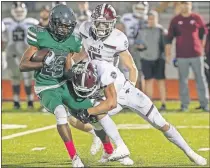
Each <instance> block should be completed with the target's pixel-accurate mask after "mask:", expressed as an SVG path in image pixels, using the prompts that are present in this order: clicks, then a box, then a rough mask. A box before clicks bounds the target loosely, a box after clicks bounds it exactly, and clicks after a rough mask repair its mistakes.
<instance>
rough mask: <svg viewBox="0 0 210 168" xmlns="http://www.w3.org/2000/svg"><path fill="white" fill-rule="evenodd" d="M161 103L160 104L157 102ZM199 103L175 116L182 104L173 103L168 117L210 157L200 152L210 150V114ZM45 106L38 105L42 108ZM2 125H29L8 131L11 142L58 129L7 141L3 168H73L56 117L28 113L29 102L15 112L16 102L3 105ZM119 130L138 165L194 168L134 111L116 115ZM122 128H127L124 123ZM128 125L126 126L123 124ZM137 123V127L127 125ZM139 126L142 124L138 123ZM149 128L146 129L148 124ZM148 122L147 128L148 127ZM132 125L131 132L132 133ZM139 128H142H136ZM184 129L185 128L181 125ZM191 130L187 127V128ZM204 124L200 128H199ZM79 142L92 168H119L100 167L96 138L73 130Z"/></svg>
mask: <svg viewBox="0 0 210 168" xmlns="http://www.w3.org/2000/svg"><path fill="white" fill-rule="evenodd" d="M156 104H157V106H159V105H160V103H159V102H157V103H156ZM196 106H198V104H197V103H192V104H191V106H190V108H191V110H189V112H185V113H181V112H175V109H178V108H179V103H177V102H169V103H167V107H168V109H169V111H168V112H164V113H162V115H163V116H164V117H165V118H166V119H167V120H168V121H169V122H170V123H172V124H174V125H175V126H179V127H178V130H179V131H180V133H181V134H182V135H183V136H184V137H185V139H186V141H187V142H188V143H189V144H190V146H192V147H193V149H194V150H195V151H196V152H198V153H199V154H201V155H202V156H204V157H205V158H207V159H208V166H207V167H209V165H210V164H209V161H210V159H209V157H210V155H209V153H210V151H198V150H199V149H200V148H210V145H209V113H205V112H201V111H195V110H192V109H194V108H195V107H196ZM38 108H39V104H38V103H37V104H36V109H38ZM2 110H3V113H2V124H17V125H26V126H27V127H26V128H19V129H3V130H2V138H3V139H5V138H8V136H9V138H11V137H10V135H13V134H16V133H20V132H26V131H29V130H34V129H37V128H43V127H46V126H52V127H53V128H51V129H48V130H45V131H40V132H34V133H31V134H27V135H22V136H19V137H14V138H11V139H5V140H3V141H2V165H3V167H9V168H10V167H14V168H17V167H71V162H70V160H69V158H68V154H67V152H66V150H65V146H64V144H63V142H62V140H61V139H60V137H59V135H58V134H57V130H56V128H55V127H54V126H53V125H55V119H54V116H53V115H52V114H47V113H40V112H37V111H38V110H33V111H31V112H28V110H27V109H26V108H25V104H24V103H23V110H22V111H14V110H12V104H11V103H8V102H3V104H2ZM113 119H114V121H115V122H116V124H117V125H118V126H121V128H122V129H120V130H119V131H120V134H121V135H122V137H123V139H124V140H125V142H126V144H127V146H128V147H129V149H130V152H131V158H132V159H133V160H134V162H135V164H134V166H136V167H143V166H150V167H155V166H159V167H160V166H161V167H164V166H165V167H169V166H170V167H174V166H179V167H181V166H182V167H191V166H192V167H194V164H193V163H192V162H190V161H189V160H188V158H187V157H186V156H185V155H184V154H183V152H182V151H180V149H178V148H177V147H176V146H174V145H173V144H171V143H170V142H168V141H167V139H166V138H165V137H164V136H163V135H162V134H161V133H160V132H159V131H157V130H155V129H153V128H149V129H143V126H147V124H148V123H147V122H145V121H144V120H142V119H140V118H139V116H138V115H136V114H135V113H131V112H125V113H120V114H118V115H116V116H114V117H113ZM120 124H121V125H120ZM122 124H123V125H122ZM125 124H131V125H125ZM132 124H138V125H132ZM143 124H144V125H143ZM145 124H146V125H145ZM128 126H130V128H131V129H126V128H127V127H128ZM133 126H136V129H133ZM180 126H182V127H180ZM183 126H185V127H183ZM198 126H200V127H198ZM72 133H73V137H74V143H75V146H76V148H77V151H78V153H79V155H80V157H81V159H82V160H83V162H84V164H85V165H86V166H88V167H104V166H109V167H116V166H121V165H120V164H119V163H117V162H109V163H108V164H106V165H102V164H99V163H98V160H99V158H100V156H101V154H102V151H100V152H99V153H98V154H97V155H96V156H91V155H90V152H89V149H90V146H91V143H92V137H91V135H89V134H87V133H84V132H81V131H78V130H76V129H72ZM37 147H40V148H45V149H44V150H41V151H33V150H32V149H33V148H37Z"/></svg>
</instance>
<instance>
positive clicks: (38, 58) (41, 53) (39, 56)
mask: <svg viewBox="0 0 210 168" xmlns="http://www.w3.org/2000/svg"><path fill="white" fill-rule="evenodd" d="M49 52H50V49H48V48H44V49H41V50H38V51H37V52H36V53H35V54H34V55H33V56H32V57H31V61H32V62H42V61H43V60H44V59H45V57H46V55H47V54H48V53H49Z"/></svg>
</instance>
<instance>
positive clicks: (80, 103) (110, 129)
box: [64, 85, 130, 160]
mask: <svg viewBox="0 0 210 168" xmlns="http://www.w3.org/2000/svg"><path fill="white" fill-rule="evenodd" d="M64 87H65V90H67V91H66V92H64V93H65V94H64V97H65V102H66V103H67V104H66V105H67V106H68V107H69V108H71V109H76V110H77V109H81V108H84V109H88V108H90V107H92V106H93V105H92V103H91V101H89V100H88V99H85V100H84V99H81V98H78V97H77V96H76V95H75V93H74V92H73V89H71V88H67V85H65V86H64ZM68 87H70V85H68ZM71 113H72V115H74V112H73V110H71ZM98 120H99V123H100V124H101V125H102V127H103V129H104V131H105V132H106V133H107V135H108V136H109V137H110V138H111V139H112V140H113V141H114V143H115V144H116V145H117V151H119V152H117V153H116V154H115V155H113V160H118V159H119V158H122V157H123V156H127V155H129V154H130V152H129V150H128V148H127V146H126V145H125V143H124V142H123V140H122V138H121V136H120V134H119V132H118V130H117V127H116V125H115V123H114V122H113V121H112V120H111V118H110V117H109V116H108V115H106V116H105V117H103V118H98ZM120 149H121V150H120Z"/></svg>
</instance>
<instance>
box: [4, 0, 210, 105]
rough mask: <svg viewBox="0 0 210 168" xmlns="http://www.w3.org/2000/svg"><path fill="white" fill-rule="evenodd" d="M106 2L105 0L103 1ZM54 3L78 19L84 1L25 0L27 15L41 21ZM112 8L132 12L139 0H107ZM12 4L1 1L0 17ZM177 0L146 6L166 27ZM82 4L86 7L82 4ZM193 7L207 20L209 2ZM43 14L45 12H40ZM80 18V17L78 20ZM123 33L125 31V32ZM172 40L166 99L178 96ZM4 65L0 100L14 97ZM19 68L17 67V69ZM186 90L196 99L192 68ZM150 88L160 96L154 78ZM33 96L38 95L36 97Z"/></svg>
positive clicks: (154, 95) (22, 93)
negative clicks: (66, 6) (71, 12)
mask: <svg viewBox="0 0 210 168" xmlns="http://www.w3.org/2000/svg"><path fill="white" fill-rule="evenodd" d="M103 2H106V1H103ZM103 2H102V1H100V2H97V1H94V2H89V3H88V5H89V6H88V7H87V8H89V9H88V10H90V11H91V10H93V9H94V8H95V7H96V6H97V5H98V4H100V3H103ZM57 3H66V4H67V5H68V6H69V7H71V8H72V9H73V10H74V12H75V13H76V14H77V17H78V19H79V17H80V16H82V15H83V14H82V11H81V6H80V4H81V3H84V2H80V3H79V2H73V1H72V2H58V1H57V2H49V1H48V2H40V1H39V2H35V1H27V2H25V4H26V6H27V9H28V13H27V16H26V17H31V18H35V19H37V20H38V21H39V22H40V23H41V22H42V18H40V17H42V14H41V13H40V11H47V12H48V10H49V9H50V8H52V6H54V5H55V4H57ZM107 3H109V4H111V5H113V7H114V8H115V10H116V11H117V13H118V14H119V15H120V16H123V15H124V14H126V13H133V5H135V4H137V3H139V2H135V1H132V2H107ZM13 4H14V2H5V1H4V2H2V12H1V14H2V15H1V17H2V19H4V18H7V17H12V16H11V6H12V5H13ZM179 5H180V4H179V2H148V7H149V10H155V11H157V12H158V14H159V24H161V25H162V26H163V27H164V29H166V30H168V28H169V24H170V22H171V19H172V18H173V17H174V16H175V15H177V14H179V10H180V7H179ZM82 8H85V7H82ZM192 10H193V12H196V13H199V14H200V15H201V16H202V18H203V19H204V22H205V24H207V23H208V22H209V19H210V15H209V13H210V4H209V2H193V3H192ZM43 15H44V14H43ZM80 22H81V20H80ZM125 34H126V32H125ZM174 44H175V43H173V45H172V48H173V49H172V60H171V63H170V64H166V63H165V65H164V66H165V76H166V99H167V100H179V82H178V70H177V67H176V66H174V63H175V61H176V60H175V59H174V58H175V57H176V54H175V47H174V46H175V45H174ZM5 55H6V54H5V52H4V54H3V55H2V59H3V60H2V64H4V62H6V58H5V57H6V56H5ZM2 66H5V68H3V71H2V100H3V101H8V100H9V101H12V100H13V93H12V84H11V78H10V75H9V70H10V69H11V67H9V66H8V65H7V66H6V65H2ZM17 71H18V69H17ZM143 76H144V75H143ZM189 79H190V80H189V90H190V97H191V99H194V100H197V99H198V96H197V91H196V84H195V81H194V75H193V73H192V70H191V69H190V75H189ZM153 88H154V89H153V90H154V93H152V95H151V96H150V97H152V98H153V99H155V100H159V99H160V94H159V88H158V85H157V82H156V81H154V83H153ZM26 99H27V96H26V94H25V91H24V83H23V82H22V80H21V90H20V100H26ZM35 100H37V98H36V97H35Z"/></svg>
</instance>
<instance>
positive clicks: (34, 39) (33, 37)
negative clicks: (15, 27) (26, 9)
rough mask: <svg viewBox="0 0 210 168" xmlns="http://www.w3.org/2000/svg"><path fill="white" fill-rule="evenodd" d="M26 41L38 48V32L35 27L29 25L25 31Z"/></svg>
mask: <svg viewBox="0 0 210 168" xmlns="http://www.w3.org/2000/svg"><path fill="white" fill-rule="evenodd" d="M27 42H28V44H29V45H32V46H35V47H37V48H38V33H37V30H36V27H34V26H33V27H29V28H28V31H27Z"/></svg>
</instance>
